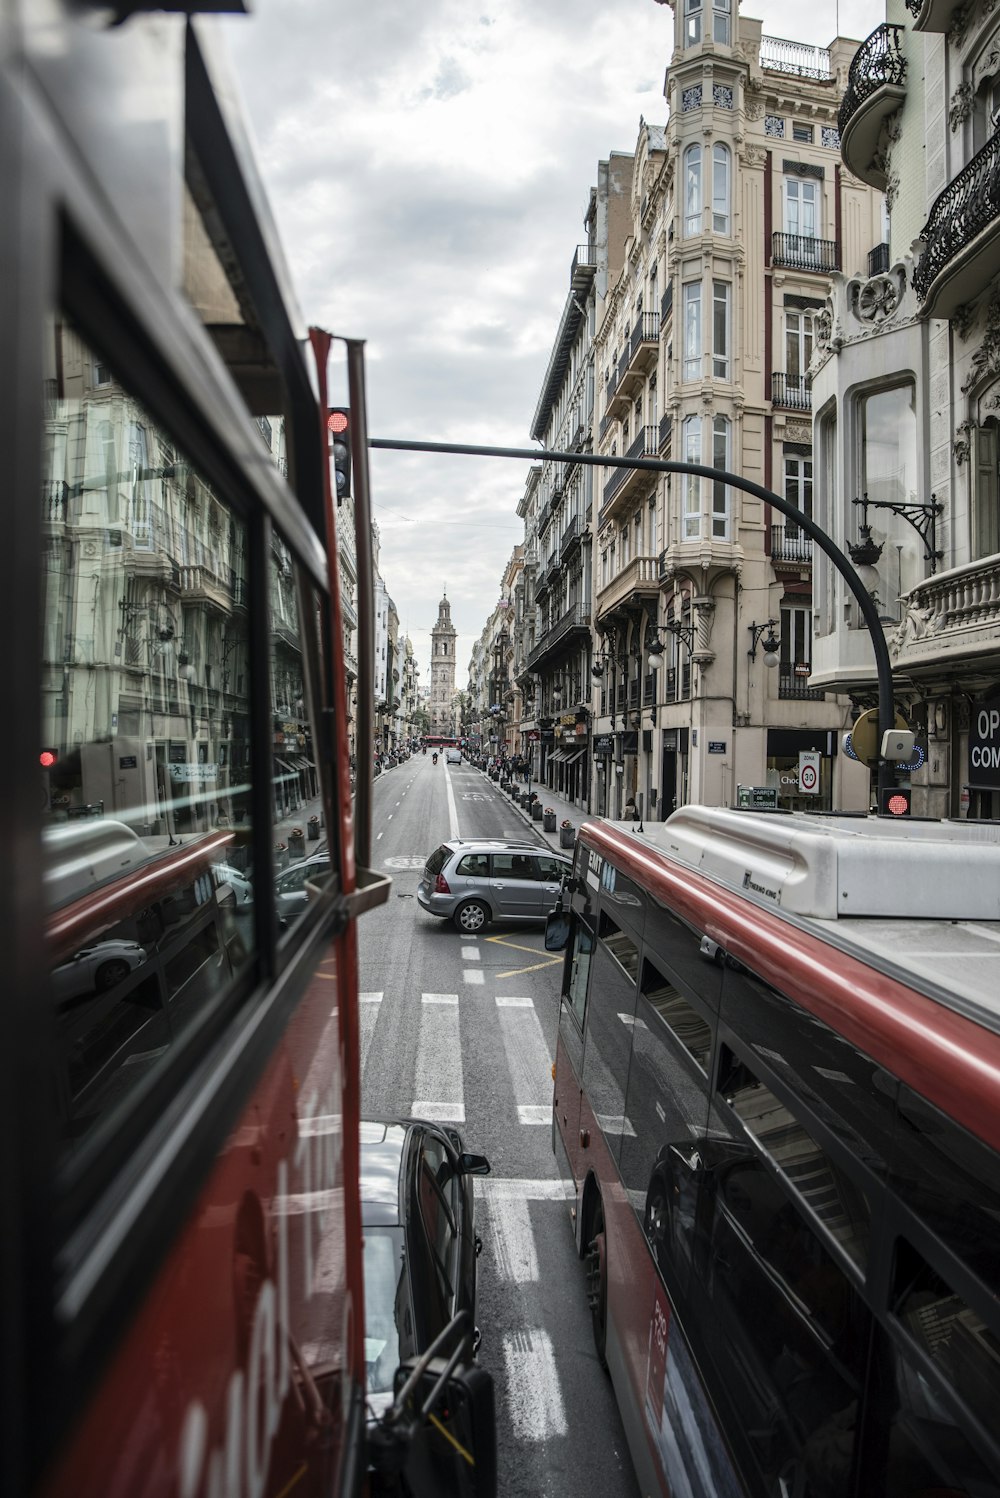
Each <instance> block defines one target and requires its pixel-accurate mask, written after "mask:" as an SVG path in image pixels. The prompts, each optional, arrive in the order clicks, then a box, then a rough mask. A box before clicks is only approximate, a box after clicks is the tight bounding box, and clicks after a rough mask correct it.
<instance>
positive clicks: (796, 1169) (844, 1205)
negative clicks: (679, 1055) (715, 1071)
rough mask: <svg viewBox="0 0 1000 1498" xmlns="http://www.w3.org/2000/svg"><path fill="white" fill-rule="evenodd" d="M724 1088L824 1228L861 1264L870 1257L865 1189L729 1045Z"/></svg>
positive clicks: (725, 1052) (723, 1068)
mask: <svg viewBox="0 0 1000 1498" xmlns="http://www.w3.org/2000/svg"><path fill="white" fill-rule="evenodd" d="M719 1078H720V1082H719V1085H720V1090H722V1091H723V1093H724V1095H725V1097H726V1101H727V1102H728V1104H729V1106H730V1107H731V1108H732V1109H733V1111H734V1112H735V1113H736V1115H737V1117H738V1118H739V1119H740V1121H741V1122H742V1124H743V1126H744V1128H745V1129H746V1130H747V1132H748V1133H749V1134H751V1135H752V1136H753V1138H754V1139H756V1141H757V1143H758V1144H759V1145H760V1147H761V1149H763V1151H764V1153H765V1154H766V1155H767V1156H768V1158H769V1159H770V1160H773V1161H774V1163H775V1164H776V1165H777V1167H778V1169H779V1170H780V1171H781V1172H782V1174H783V1175H784V1176H785V1178H786V1179H787V1180H788V1181H789V1182H790V1184H791V1185H792V1186H794V1188H795V1190H796V1191H797V1192H798V1193H799V1195H800V1196H801V1197H802V1198H803V1199H804V1200H805V1202H806V1204H807V1205H808V1206H809V1207H810V1208H811V1209H812V1210H813V1211H814V1212H815V1213H816V1216H817V1217H818V1218H819V1219H820V1220H821V1222H822V1223H823V1226H824V1227H825V1228H826V1229H827V1231H828V1232H829V1233H831V1234H832V1235H833V1237H834V1238H835V1239H836V1240H837V1242H838V1243H839V1244H840V1246H841V1247H842V1248H843V1249H845V1250H846V1251H847V1253H849V1254H850V1256H851V1258H852V1259H853V1260H854V1261H855V1263H857V1264H860V1265H862V1266H864V1265H865V1263H866V1262H867V1259H868V1239H869V1231H870V1225H871V1224H870V1218H871V1213H870V1210H869V1207H868V1202H867V1201H866V1199H865V1196H864V1194H863V1192H862V1191H860V1190H859V1189H858V1187H856V1186H855V1185H854V1183H853V1182H852V1181H851V1180H850V1179H849V1178H848V1177H847V1176H846V1175H845V1174H844V1172H843V1171H842V1170H840V1169H838V1167H837V1166H836V1165H835V1164H834V1163H833V1161H832V1160H831V1159H830V1158H829V1156H828V1155H827V1154H826V1153H825V1152H824V1150H822V1149H821V1148H820V1146H819V1145H818V1144H817V1143H816V1141H815V1139H813V1137H812V1135H811V1134H810V1133H809V1131H808V1130H807V1129H806V1128H805V1127H804V1126H803V1124H802V1123H800V1122H799V1120H798V1119H797V1118H796V1117H795V1116H794V1115H793V1114H792V1113H791V1112H790V1111H789V1109H788V1108H786V1107H785V1105H784V1103H782V1102H781V1101H780V1099H778V1098H776V1097H775V1095H774V1093H773V1092H772V1091H771V1089H770V1088H769V1087H767V1086H765V1084H764V1083H763V1082H761V1081H760V1080H759V1078H757V1077H756V1076H754V1074H753V1072H752V1071H751V1070H750V1068H749V1067H748V1066H746V1065H745V1064H744V1063H743V1062H741V1061H739V1060H738V1059H737V1058H736V1057H735V1056H733V1053H732V1052H731V1051H729V1050H728V1048H724V1050H723V1055H722V1058H721V1060H720V1067H719Z"/></svg>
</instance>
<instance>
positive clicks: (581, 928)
mask: <svg viewBox="0 0 1000 1498" xmlns="http://www.w3.org/2000/svg"><path fill="white" fill-rule="evenodd" d="M593 952H594V933H593V931H592V930H591V929H590V927H589V926H588V925H587V922H586V921H585V920H584V919H583V918H582V917H581V918H580V919H579V920H578V921H577V923H576V930H575V932H574V934H573V959H572V962H571V964H570V972H569V1002H570V1006H571V1008H572V1010H573V1013H574V1014H575V1015H576V1018H577V1022H578V1024H579V1025H580V1027H581V1029H582V1027H583V1019H584V1015H585V1013H586V1009H587V984H588V983H589V981H590V959H591V957H592V956H593Z"/></svg>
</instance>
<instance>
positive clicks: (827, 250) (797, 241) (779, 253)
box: [771, 234, 840, 276]
mask: <svg viewBox="0 0 1000 1498" xmlns="http://www.w3.org/2000/svg"><path fill="white" fill-rule="evenodd" d="M771 264H772V265H774V266H781V267H783V268H784V269H785V270H804V271H812V272H814V273H815V274H816V275H820V276H828V275H829V274H830V272H831V271H833V270H839V269H840V252H839V249H838V246H837V241H836V240H835V239H813V238H812V237H811V236H810V235H808V234H772V235H771Z"/></svg>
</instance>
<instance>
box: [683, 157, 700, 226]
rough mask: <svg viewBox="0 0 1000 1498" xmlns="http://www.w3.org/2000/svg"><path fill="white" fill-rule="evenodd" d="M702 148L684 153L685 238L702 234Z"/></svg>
mask: <svg viewBox="0 0 1000 1498" xmlns="http://www.w3.org/2000/svg"><path fill="white" fill-rule="evenodd" d="M702 201H703V200H702V189H701V146H697V145H694V146H688V148H687V150H686V151H685V152H684V237H685V239H689V238H690V237H691V235H692V234H700V233H701V227H702V225H701V210H702Z"/></svg>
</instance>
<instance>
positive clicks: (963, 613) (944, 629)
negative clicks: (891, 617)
mask: <svg viewBox="0 0 1000 1498" xmlns="http://www.w3.org/2000/svg"><path fill="white" fill-rule="evenodd" d="M902 603H903V607H904V609H905V614H904V618H905V619H907V620H910V619H913V620H918V621H919V629H918V630H917V631H913V632H911V631H907V632H906V634H905V635H904V639H903V643H902V645H901V646H900V648H899V650H898V654H894V660H893V666H894V668H895V669H896V670H905V671H908V672H910V673H911V674H913V675H919V674H920V670H921V667H922V666H923V667H925V668H926V669H927V671H928V672H929V673H931V674H932V675H935V677H936V674H937V673H940V671H941V669H942V665H946V664H947V662H948V661H955V662H957V661H960V660H961V661H975V660H978V659H979V658H980V657H984V656H992V655H995V653H996V642H997V634H998V632H1000V559H998V558H997V557H988V558H987V559H986V560H985V561H977V562H971V563H968V564H967V565H966V566H964V567H953V568H951V569H950V570H949V571H948V572H939V573H937V574H936V575H935V576H934V577H929V578H926V579H925V580H924V581H923V582H922V583H919V584H918V585H917V587H915V588H912V589H911V590H910V592H909V593H907V594H904V596H903V599H902Z"/></svg>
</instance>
